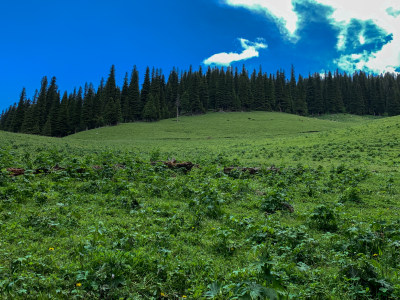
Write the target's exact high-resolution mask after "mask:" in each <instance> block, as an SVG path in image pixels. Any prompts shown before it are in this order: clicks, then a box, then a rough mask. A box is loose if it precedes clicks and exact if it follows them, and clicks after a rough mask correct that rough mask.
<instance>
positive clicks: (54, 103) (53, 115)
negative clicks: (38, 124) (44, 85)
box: [43, 77, 60, 136]
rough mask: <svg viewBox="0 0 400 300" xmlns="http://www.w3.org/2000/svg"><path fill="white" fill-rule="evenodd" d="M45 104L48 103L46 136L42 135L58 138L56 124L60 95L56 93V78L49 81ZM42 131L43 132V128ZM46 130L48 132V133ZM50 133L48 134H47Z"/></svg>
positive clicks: (58, 133)
mask: <svg viewBox="0 0 400 300" xmlns="http://www.w3.org/2000/svg"><path fill="white" fill-rule="evenodd" d="M46 98H47V102H48V103H50V110H49V113H48V115H47V121H46V123H47V122H49V123H50V124H48V125H47V126H46V134H45V133H43V134H44V135H50V136H60V128H59V124H58V114H59V109H60V95H59V93H58V87H57V84H56V78H55V77H53V78H52V79H51V82H50V85H49V88H48V90H47V95H46ZM43 130H45V129H44V128H43ZM48 130H50V131H49V132H48ZM49 133H50V134H49Z"/></svg>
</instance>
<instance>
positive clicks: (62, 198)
mask: <svg viewBox="0 0 400 300" xmlns="http://www.w3.org/2000/svg"><path fill="white" fill-rule="evenodd" d="M173 160H176V161H177V162H178V163H179V162H189V161H190V162H192V163H193V165H194V166H193V168H191V169H190V170H187V169H185V168H179V167H176V166H172V167H171V166H170V165H167V164H166V163H165V162H168V161H173ZM227 168H229V169H227ZM246 168H247V169H246ZM17 170H19V171H17ZM21 170H22V171H21ZM399 171H400V117H389V118H375V117H371V116H369V117H360V116H354V115H348V114H340V115H323V116H320V117H314V118H311V117H300V116H296V115H290V114H283V113H268V112H251V113H248V112H246V113H245V112H237V113H223V112H218V113H217V112H216V113H209V114H205V115H198V116H190V117H189V116H188V117H185V116H183V117H180V118H179V120H178V121H177V120H176V119H166V120H162V121H159V122H155V123H147V122H137V123H127V124H121V125H118V126H113V127H104V128H99V129H94V130H89V131H83V132H80V133H77V134H75V135H71V136H68V137H65V138H48V137H39V136H33V135H23V134H13V133H9V132H2V131H0V298H2V299H398V298H400V221H399V213H400V206H399V204H400V196H399V195H400V188H399V186H400V173H399ZM16 172H22V173H23V174H21V175H19V176H13V175H16Z"/></svg>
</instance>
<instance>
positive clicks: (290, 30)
mask: <svg viewBox="0 0 400 300" xmlns="http://www.w3.org/2000/svg"><path fill="white" fill-rule="evenodd" d="M295 1H297V0H293V1H292V0H225V3H226V4H228V5H231V6H235V7H244V8H247V9H250V10H252V11H256V12H260V13H263V14H265V15H266V16H268V17H270V18H273V19H274V20H275V22H276V23H277V24H278V26H279V28H280V30H281V32H282V33H284V34H285V36H288V37H289V38H291V39H296V35H295V32H296V29H297V21H298V16H297V14H296V12H295V11H294V6H293V3H294V2H295ZM292 2H293V3H292Z"/></svg>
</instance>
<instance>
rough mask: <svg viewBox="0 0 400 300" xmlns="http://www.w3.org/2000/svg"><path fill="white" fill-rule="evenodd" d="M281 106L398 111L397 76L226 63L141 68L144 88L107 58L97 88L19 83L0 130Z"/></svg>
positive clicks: (74, 127)
mask: <svg viewBox="0 0 400 300" xmlns="http://www.w3.org/2000/svg"><path fill="white" fill-rule="evenodd" d="M210 110H212V111H250V110H257V111H279V112H286V113H293V114H298V115H319V114H332V113H350V114H357V115H389V116H394V115H399V114H400V76H397V75H395V74H389V73H386V74H383V75H379V76H375V75H370V74H366V73H364V72H356V73H354V74H352V75H349V74H346V73H343V74H342V73H339V72H338V71H336V72H334V73H331V72H328V73H325V74H320V73H315V74H313V75H311V74H310V75H309V76H308V77H307V78H303V77H302V76H301V75H299V76H298V78H297V79H296V75H295V70H294V68H293V67H292V69H291V74H290V75H289V76H287V74H286V73H285V72H284V71H282V70H279V71H277V72H276V73H274V74H267V73H263V71H262V70H261V68H260V70H259V71H256V70H254V71H253V72H252V73H251V74H250V73H249V72H248V71H247V69H246V68H245V67H244V66H243V68H242V70H240V71H239V70H238V69H237V68H235V69H233V68H231V67H228V68H226V69H224V68H216V67H215V68H211V67H209V68H208V69H207V71H206V72H204V71H203V70H202V68H201V67H200V68H199V70H197V71H194V70H192V67H190V69H189V70H188V71H185V72H181V73H179V72H178V71H177V70H176V69H173V70H172V71H171V72H170V74H169V76H168V79H167V80H166V78H165V77H164V75H163V74H162V71H161V70H159V69H154V68H153V69H152V70H151V71H150V68H147V69H146V73H145V76H144V80H143V83H142V88H141V89H140V88H139V73H138V71H137V69H136V67H134V68H133V70H132V73H131V75H130V77H129V75H128V73H126V75H125V78H124V82H123V85H122V88H120V87H119V86H117V84H116V80H115V67H114V66H112V67H111V70H110V74H109V75H108V78H107V80H106V81H105V82H104V80H103V79H102V80H101V82H100V84H99V86H98V88H97V89H95V87H94V86H93V84H91V83H89V84H88V83H87V84H85V86H84V87H83V88H82V87H80V88H78V89H75V90H74V91H73V92H72V93H68V92H64V93H63V94H61V93H60V91H59V89H58V86H57V82H56V78H55V77H52V78H51V79H50V81H49V80H48V78H47V77H43V79H42V81H41V86H40V89H39V90H36V92H35V95H34V96H33V99H28V98H27V96H26V91H25V88H23V89H22V92H21V96H20V99H19V102H18V103H15V104H14V105H13V106H11V107H9V108H8V109H7V110H6V111H3V112H2V114H1V116H0V130H5V131H12V132H19V133H28V134H39V135H46V136H54V137H63V136H67V135H69V134H73V133H76V132H79V131H83V130H88V129H93V128H97V127H102V126H107V125H116V124H118V123H124V122H135V121H157V120H161V119H166V118H171V117H175V116H177V115H194V114H202V113H206V112H207V111H210Z"/></svg>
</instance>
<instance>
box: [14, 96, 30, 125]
mask: <svg viewBox="0 0 400 300" xmlns="http://www.w3.org/2000/svg"><path fill="white" fill-rule="evenodd" d="M27 106H28V105H27V101H26V90H25V88H22V92H21V96H20V98H19V102H18V106H17V109H16V111H15V116H14V118H13V122H12V131H14V132H21V127H22V123H23V122H24V117H25V111H26V110H27V108H28V107H27Z"/></svg>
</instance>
